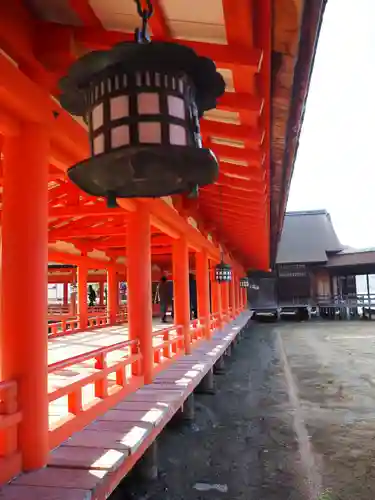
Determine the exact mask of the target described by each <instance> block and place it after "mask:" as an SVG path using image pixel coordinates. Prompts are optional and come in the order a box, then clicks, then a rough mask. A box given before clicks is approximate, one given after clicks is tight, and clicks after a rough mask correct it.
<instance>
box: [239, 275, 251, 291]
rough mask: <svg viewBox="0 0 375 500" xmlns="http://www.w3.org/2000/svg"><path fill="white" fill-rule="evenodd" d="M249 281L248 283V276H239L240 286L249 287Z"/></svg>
mask: <svg viewBox="0 0 375 500" xmlns="http://www.w3.org/2000/svg"><path fill="white" fill-rule="evenodd" d="M249 286H250V283H249V278H248V277H247V276H245V277H244V278H240V287H241V288H249Z"/></svg>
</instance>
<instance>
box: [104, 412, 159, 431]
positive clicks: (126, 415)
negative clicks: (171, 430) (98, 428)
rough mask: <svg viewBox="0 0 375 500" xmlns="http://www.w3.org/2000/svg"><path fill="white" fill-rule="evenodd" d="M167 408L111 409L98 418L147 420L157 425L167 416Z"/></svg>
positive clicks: (133, 420) (126, 420)
mask: <svg viewBox="0 0 375 500" xmlns="http://www.w3.org/2000/svg"><path fill="white" fill-rule="evenodd" d="M166 413H167V411H166V408H152V409H151V410H149V411H145V410H117V409H113V410H109V411H107V412H106V413H105V414H104V415H102V416H100V417H99V418H98V419H97V420H99V421H101V420H114V421H117V422H147V423H149V424H152V425H153V426H154V427H156V426H157V425H158V424H159V423H160V422H161V421H162V420H163V418H164V417H165V416H166Z"/></svg>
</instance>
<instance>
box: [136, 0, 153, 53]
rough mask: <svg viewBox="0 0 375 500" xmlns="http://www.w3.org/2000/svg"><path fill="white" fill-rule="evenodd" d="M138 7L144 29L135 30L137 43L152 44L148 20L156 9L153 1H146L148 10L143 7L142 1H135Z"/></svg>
mask: <svg viewBox="0 0 375 500" xmlns="http://www.w3.org/2000/svg"><path fill="white" fill-rule="evenodd" d="M134 1H135V4H136V6H137V12H138V15H139V17H140V18H141V19H142V27H141V28H137V29H136V30H135V41H136V42H137V43H150V42H151V38H150V35H149V33H148V20H149V19H150V17H151V16H152V14H153V13H154V7H153V5H152V3H151V0H146V5H147V8H143V7H142V2H141V0H134Z"/></svg>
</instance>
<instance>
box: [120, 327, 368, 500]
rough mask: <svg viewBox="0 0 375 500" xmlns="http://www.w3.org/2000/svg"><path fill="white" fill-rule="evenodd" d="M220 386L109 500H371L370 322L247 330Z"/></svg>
mask: <svg viewBox="0 0 375 500" xmlns="http://www.w3.org/2000/svg"><path fill="white" fill-rule="evenodd" d="M215 380H216V386H217V394H216V395H215V396H212V395H211V396H209V395H197V396H196V419H195V421H194V422H193V423H192V424H189V425H186V424H185V425H182V424H181V423H177V422H174V423H172V424H171V425H170V426H169V427H168V428H167V429H166V431H165V432H164V433H163V434H162V436H161V437H160V439H159V466H160V472H159V479H158V480H157V481H155V482H152V483H144V482H141V481H139V480H137V479H136V478H135V476H134V475H130V476H129V477H128V478H126V479H125V480H124V482H123V483H122V484H121V485H120V486H119V488H118V489H117V490H116V492H115V493H114V494H113V495H112V496H111V500H120V499H132V500H162V499H163V500H180V499H181V500H182V499H186V500H187V499H188V500H211V499H212V500H214V499H215V500H216V499H223V500H305V499H306V500H317V499H324V500H374V499H375V461H374V458H375V324H374V323H372V322H360V321H358V322H354V321H353V322H346V321H345V322H344V321H343V322H331V321H326V322H319V321H310V322H306V323H292V322H287V323H286V322H285V323H284V322H281V323H273V324H258V323H252V322H250V327H249V328H248V329H247V330H246V332H245V339H244V340H243V341H242V342H241V344H240V345H239V346H238V347H237V348H236V349H235V351H234V353H233V355H232V358H231V359H230V361H229V362H227V365H226V371H225V375H221V376H216V379H215Z"/></svg>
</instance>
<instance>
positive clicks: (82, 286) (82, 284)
mask: <svg viewBox="0 0 375 500" xmlns="http://www.w3.org/2000/svg"><path fill="white" fill-rule="evenodd" d="M87 274H88V268H87V265H86V264H80V265H79V266H78V268H77V284H78V315H79V327H80V328H81V330H85V329H86V328H87V324H88V307H87Z"/></svg>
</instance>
